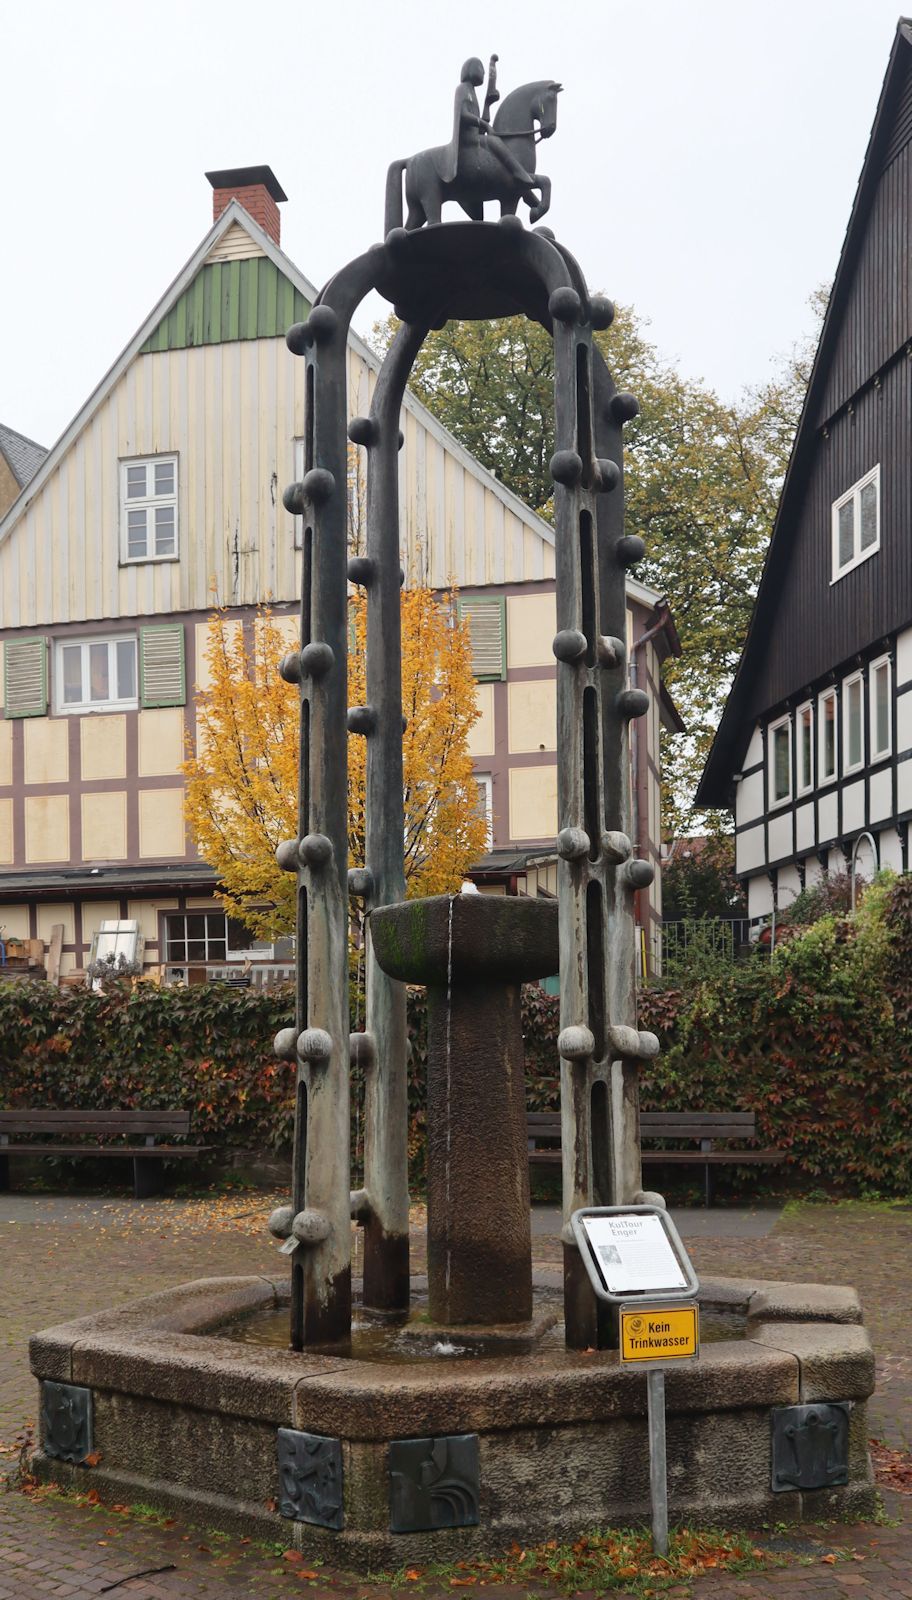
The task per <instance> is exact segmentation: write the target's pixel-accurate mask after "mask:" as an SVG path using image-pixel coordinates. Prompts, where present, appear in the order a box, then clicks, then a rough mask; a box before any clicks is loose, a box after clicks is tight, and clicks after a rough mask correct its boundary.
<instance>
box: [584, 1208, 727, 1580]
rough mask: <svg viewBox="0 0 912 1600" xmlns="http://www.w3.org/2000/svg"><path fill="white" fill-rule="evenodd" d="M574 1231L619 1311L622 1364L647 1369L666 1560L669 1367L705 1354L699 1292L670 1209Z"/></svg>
mask: <svg viewBox="0 0 912 1600" xmlns="http://www.w3.org/2000/svg"><path fill="white" fill-rule="evenodd" d="M570 1226H571V1228H572V1230H573V1237H574V1239H575V1240H576V1243H577V1245H578V1247H579V1252H580V1255H581V1256H582V1258H583V1262H584V1263H585V1267H586V1271H587V1273H588V1274H589V1282H590V1283H591V1284H592V1288H593V1292H594V1294H595V1296H596V1299H598V1300H601V1301H602V1302H603V1303H607V1304H609V1305H611V1306H613V1307H614V1308H615V1315H616V1316H617V1327H618V1333H619V1335H620V1338H619V1344H620V1349H619V1352H618V1354H619V1356H620V1359H621V1362H622V1363H623V1364H624V1365H626V1366H634V1367H636V1366H639V1367H642V1368H643V1376H644V1377H645V1379H646V1410H647V1429H648V1433H649V1488H650V1495H651V1499H652V1544H653V1549H654V1550H655V1552H656V1555H660V1556H665V1555H667V1554H668V1477H667V1471H666V1464H665V1367H666V1365H667V1364H668V1363H669V1362H674V1361H695V1360H696V1359H697V1358H698V1356H699V1354H700V1323H699V1315H698V1311H697V1306H696V1302H695V1301H694V1300H691V1298H690V1297H691V1296H692V1295H696V1294H697V1293H698V1292H699V1288H700V1284H699V1281H698V1279H697V1275H696V1273H695V1272H694V1269H693V1264H692V1263H691V1260H690V1257H689V1256H688V1254H687V1251H686V1250H685V1248H684V1245H683V1243H682V1241H681V1238H680V1235H679V1233H678V1230H677V1228H676V1227H675V1225H674V1223H673V1222H672V1220H671V1217H670V1216H669V1215H668V1212H667V1211H666V1210H665V1208H664V1207H663V1206H648V1205H630V1206H581V1207H580V1209H579V1210H578V1211H574V1212H573V1215H572V1216H571V1218H570ZM682 1290H683V1295H682ZM682 1302H683V1303H682Z"/></svg>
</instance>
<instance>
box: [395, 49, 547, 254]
mask: <svg viewBox="0 0 912 1600" xmlns="http://www.w3.org/2000/svg"><path fill="white" fill-rule="evenodd" d="M496 60H497V57H496V56H493V57H492V58H491V67H490V77H489V88H488V94H487V98H486V100H485V108H484V112H483V113H481V114H479V110H478V100H477V98H476V95H475V87H476V86H477V85H478V84H480V83H481V82H483V81H484V68H483V67H482V64H481V62H480V61H479V60H478V59H477V58H476V57H473V58H472V59H471V60H469V61H467V62H466V64H465V66H464V67H463V69H462V78H461V81H460V84H459V88H458V89H457V91H456V101H455V114H454V127H453V137H452V139H451V140H450V143H449V144H445V145H437V146H435V147H434V148H433V149H431V150H421V151H419V152H418V154H417V155H414V156H410V157H409V158H408V159H407V160H405V161H394V162H393V164H392V166H391V167H390V169H389V172H388V174H387V179H386V222H385V229H384V231H385V232H386V233H389V231H390V229H391V228H401V227H402V174H403V172H404V173H405V198H406V200H407V201H408V215H407V217H406V219H405V226H406V228H407V229H408V230H409V231H410V232H411V231H412V230H414V229H416V228H420V227H422V226H423V225H424V224H425V223H437V222H439V221H440V213H441V209H442V207H443V204H444V201H446V200H455V201H456V202H457V203H458V204H459V205H461V206H462V209H463V211H465V213H466V214H467V216H469V217H471V219H472V221H473V222H481V221H482V220H483V218H484V202H485V201H486V200H499V201H500V214H501V216H502V217H512V216H515V215H516V208H517V206H518V205H519V202H520V200H525V202H526V204H527V205H528V206H529V219H530V221H531V222H537V221H538V220H539V218H540V217H543V216H544V215H545V212H546V211H547V210H548V208H549V206H550V204H551V180H550V178H546V177H545V175H544V173H541V172H540V173H538V174H536V172H535V147H536V145H537V144H538V143H540V141H541V140H542V139H550V137H551V135H552V133H554V131H555V128H556V127H557V97H558V95H559V94H560V92H561V88H562V85H561V84H559V83H555V82H554V81H553V79H551V78H543V79H541V81H540V82H538V83H526V84H523V86H522V87H521V88H519V89H514V90H513V91H512V93H511V94H508V95H507V96H506V98H505V99H504V100H503V101H502V102H501V105H500V108H499V110H498V112H497V115H496V116H495V118H494V121H493V124H492V123H490V122H489V121H488V118H487V112H488V109H489V107H490V105H491V104H492V103H493V101H495V100H498V99H500V96H499V94H498V93H497V91H496V88H495V87H494V83H495V67H494V63H495V62H496Z"/></svg>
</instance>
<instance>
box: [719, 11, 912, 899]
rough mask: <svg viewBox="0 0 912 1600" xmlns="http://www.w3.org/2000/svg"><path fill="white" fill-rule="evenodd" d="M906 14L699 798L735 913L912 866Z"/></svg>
mask: <svg viewBox="0 0 912 1600" xmlns="http://www.w3.org/2000/svg"><path fill="white" fill-rule="evenodd" d="M910 246H912V21H909V20H907V19H901V20H900V22H899V24H898V26H897V31H896V38H895V41H894V45H893V51H892V54H891V56H890V62H889V66H888V68H887V74H886V78H885V80H884V85H883V89H882V92H881V97H880V103H879V105H878V108H877V115H876V117H875V121H874V127H873V130H872V133H871V138H870V142H869V145H868V150H867V154H866V156H865V161H864V166H863V168H862V173H861V178H860V180H859V184H858V190H857V192H856V196H855V202H854V205H853V208H852V214H851V217H850V219H849V226H848V230H847V232H846V237H845V242H844V244H843V249H842V255H841V258H840V261H839V267H838V270H837V273H836V278H835V282H834V285H833V292H832V295H831V297H830V303H829V307H828V310H827V315H826V318H825V321H824V326H823V330H822V333H821V338H820V344H819V348H818V350H817V355H816V358H815V362H814V367H813V371H812V375H811V380H810V385H809V389H808V394H807V398H806V401H805V405H804V410H803V413H802V417H801V422H800V424H799V428H798V433H797V436H796V439H795V443H794V447H793V450H792V456H791V460H790V463H789V469H788V472H787V474H786V479H785V484H784V487H783V491H782V497H781V500H780V504H779V510H778V514H777V517H776V523H775V527H774V529H773V536H772V540H771V543H770V548H769V552H768V555H767V559H766V565H765V568H764V571H763V577H762V580H761V584H760V589H759V593H758V595H757V601H756V605H755V608H754V615H753V619H752V622H751V627H750V630H749V633H748V638H747V643H746V645H745V648H744V652H743V655H742V658H741V661H740V664H739V667H738V671H737V674H736V676H735V681H734V684H733V686H732V691H731V694H730V696H729V700H728V703H727V706H726V708H725V713H724V715H723V717H722V720H721V723H720V725H719V728H718V731H717V734H716V738H715V741H714V743H713V746H712V750H711V752H710V755H709V760H708V762H707V764H706V768H705V771H704V773H703V778H702V781H701V783H700V787H699V789H698V792H697V800H698V803H699V804H701V805H704V806H709V807H713V806H720V807H721V806H733V808H734V811H735V821H736V859H737V868H738V872H739V874H740V875H741V877H742V878H743V879H745V880H746V882H747V888H748V905H749V911H750V915H751V916H752V917H759V916H765V915H769V913H770V912H771V911H772V910H773V908H774V906H775V907H776V908H784V907H785V906H786V905H788V903H789V902H790V901H791V900H792V899H793V898H794V896H795V895H796V894H797V893H798V892H799V891H800V890H801V888H802V887H804V886H805V885H808V886H809V885H810V884H811V883H813V882H814V881H816V880H817V879H818V878H819V877H820V876H821V875H823V874H826V873H833V872H835V871H845V870H846V867H847V865H849V864H850V863H851V862H852V860H853V858H855V859H856V860H857V863H858V867H859V870H861V871H863V872H864V873H865V874H867V875H870V872H871V871H872V870H873V869H874V867H875V866H878V865H880V866H891V867H894V868H895V869H897V870H907V869H908V868H909V865H910V862H909V843H908V822H909V817H910V816H912V280H910V274H912V253H910Z"/></svg>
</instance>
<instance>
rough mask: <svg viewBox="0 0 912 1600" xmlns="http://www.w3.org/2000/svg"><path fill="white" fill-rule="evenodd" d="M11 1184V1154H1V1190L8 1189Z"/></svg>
mask: <svg viewBox="0 0 912 1600" xmlns="http://www.w3.org/2000/svg"><path fill="white" fill-rule="evenodd" d="M9 1186H10V1177H9V1156H0V1190H2V1189H8V1188H9Z"/></svg>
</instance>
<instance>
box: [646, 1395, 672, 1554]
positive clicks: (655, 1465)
mask: <svg viewBox="0 0 912 1600" xmlns="http://www.w3.org/2000/svg"><path fill="white" fill-rule="evenodd" d="M646 1406H647V1426H648V1428H649V1494H650V1498H651V1500H652V1548H653V1550H654V1551H655V1553H656V1555H657V1556H667V1554H668V1468H667V1460H666V1455H665V1373H664V1372H663V1371H662V1369H661V1368H660V1367H657V1368H656V1369H655V1370H654V1371H652V1372H647V1374H646Z"/></svg>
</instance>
